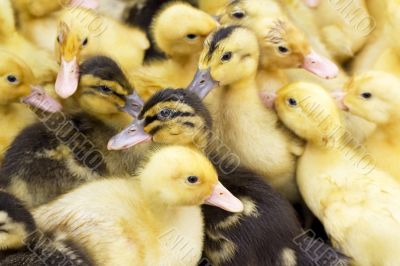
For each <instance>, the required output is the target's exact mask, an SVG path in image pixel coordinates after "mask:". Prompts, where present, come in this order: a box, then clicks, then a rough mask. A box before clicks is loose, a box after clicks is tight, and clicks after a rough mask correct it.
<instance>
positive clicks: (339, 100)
mask: <svg viewBox="0 0 400 266" xmlns="http://www.w3.org/2000/svg"><path fill="white" fill-rule="evenodd" d="M331 96H332V97H333V99H335V101H336V104H337V105H338V107H339V108H340V110H343V111H345V112H348V111H350V109H349V107H347V105H346V104H345V103H344V98H345V97H346V93H345V92H344V91H342V90H336V91H333V92H332V93H331Z"/></svg>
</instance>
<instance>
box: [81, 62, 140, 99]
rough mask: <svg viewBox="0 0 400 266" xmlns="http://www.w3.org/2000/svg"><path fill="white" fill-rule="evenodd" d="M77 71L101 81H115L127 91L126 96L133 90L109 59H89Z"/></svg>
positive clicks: (119, 69) (117, 66) (118, 67)
mask: <svg viewBox="0 0 400 266" xmlns="http://www.w3.org/2000/svg"><path fill="white" fill-rule="evenodd" d="M79 71H80V74H81V75H92V76H94V77H98V78H100V79H103V80H108V81H115V82H117V83H119V84H120V85H121V86H122V87H123V88H124V89H126V90H128V94H131V93H132V92H133V88H132V86H131V84H130V83H129V81H128V79H127V78H126V76H125V74H124V72H123V71H122V69H121V68H120V66H119V65H118V64H117V63H116V62H115V61H114V60H112V59H111V58H109V57H106V56H94V57H91V58H89V59H87V60H85V61H84V62H83V63H82V64H81V65H80V67H79Z"/></svg>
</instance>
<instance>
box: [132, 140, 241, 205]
mask: <svg viewBox="0 0 400 266" xmlns="http://www.w3.org/2000/svg"><path fill="white" fill-rule="evenodd" d="M139 175H140V180H141V187H142V189H143V191H144V192H145V193H146V195H148V196H149V197H150V198H151V199H152V200H153V201H154V200H156V201H157V202H160V203H163V204H166V205H169V206H196V205H201V204H209V205H214V206H217V207H220V208H222V209H224V210H227V211H230V212H241V211H243V204H242V202H241V201H240V200H239V199H237V198H236V197H235V196H233V195H232V194H231V193H230V192H229V191H228V190H227V189H226V188H225V187H224V186H223V185H222V184H221V183H220V182H219V181H218V175H217V172H216V171H215V169H214V167H213V165H212V164H211V162H210V161H209V160H208V159H207V158H206V157H205V156H204V155H203V154H202V153H201V152H200V151H198V150H196V149H191V148H188V147H184V146H167V147H164V148H162V149H160V150H158V151H156V152H155V153H154V154H153V155H151V157H150V159H149V161H148V162H147V164H146V165H145V166H144V168H143V169H142V170H141V172H140V174H139Z"/></svg>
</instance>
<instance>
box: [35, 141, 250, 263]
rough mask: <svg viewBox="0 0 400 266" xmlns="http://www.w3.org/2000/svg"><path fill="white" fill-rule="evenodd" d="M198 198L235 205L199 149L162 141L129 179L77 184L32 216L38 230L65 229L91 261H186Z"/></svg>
mask: <svg viewBox="0 0 400 266" xmlns="http://www.w3.org/2000/svg"><path fill="white" fill-rule="evenodd" d="M204 203H206V204H211V205H214V206H218V207H220V208H223V209H225V210H227V211H231V212H241V211H242V210H243V204H242V202H241V201H240V200H239V199H237V198H236V197H234V196H233V195H232V194H231V193H230V192H229V191H228V190H227V189H226V188H225V187H224V186H223V185H222V184H221V183H220V182H219V181H218V176H217V173H216V171H215V169H214V167H213V166H212V164H211V162H210V161H208V159H207V158H206V157H205V156H204V155H203V154H202V153H201V152H199V151H196V150H194V149H190V148H186V147H183V146H169V147H164V148H161V149H160V150H158V151H156V152H155V153H154V154H153V155H151V156H150V158H149V161H148V163H147V164H146V165H145V166H144V168H143V169H142V170H140V173H139V175H138V176H137V177H135V178H129V179H112V180H107V181H99V182H93V183H91V184H88V185H85V186H82V187H80V188H78V189H76V190H74V191H72V192H70V193H68V194H66V195H64V196H62V197H61V198H59V199H58V200H56V201H54V202H52V203H50V204H48V205H46V206H43V207H41V208H39V209H37V210H36V211H35V212H34V217H35V219H36V221H37V224H38V226H39V227H40V228H41V229H42V230H50V231H52V230H60V231H63V232H65V233H67V234H68V235H69V236H70V237H71V239H72V240H74V241H76V242H77V243H78V244H81V245H82V247H83V248H84V249H85V250H86V251H87V252H88V254H89V255H90V257H91V258H93V260H94V263H95V264H96V265H110V266H111V265H118V266H123V265H143V266H152V265H185V266H186V265H197V263H198V261H199V260H200V258H201V254H202V248H203V217H202V213H201V209H200V205H201V204H204ZM177 238H179V239H181V241H182V243H181V244H177V243H176V242H174V241H173V240H174V239H177ZM176 245H178V246H176Z"/></svg>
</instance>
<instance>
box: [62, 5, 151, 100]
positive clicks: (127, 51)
mask: <svg viewBox="0 0 400 266" xmlns="http://www.w3.org/2000/svg"><path fill="white" fill-rule="evenodd" d="M149 45H150V44H149V41H148V40H147V37H146V35H145V33H144V32H142V31H141V30H139V29H137V28H132V27H128V26H125V25H122V24H121V23H119V22H118V21H116V20H114V19H111V18H109V17H107V16H103V15H100V14H97V13H96V12H95V11H94V10H90V9H85V8H80V7H73V8H69V9H67V10H66V11H65V12H63V14H62V15H61V19H60V24H59V27H58V35H57V41H56V46H55V51H56V57H57V60H58V61H59V63H60V65H61V67H60V71H59V73H58V76H57V80H56V86H55V88H56V92H57V94H58V95H59V96H60V97H62V98H67V97H69V96H71V95H72V94H73V93H74V92H75V91H76V89H77V87H78V79H79V64H80V63H81V62H82V61H84V60H85V59H87V58H88V57H90V56H93V55H104V56H108V57H110V58H113V59H114V60H116V61H117V62H118V63H119V64H120V65H121V67H122V68H123V69H124V70H125V71H130V70H132V69H135V68H137V67H138V66H140V65H141V64H142V62H143V58H144V53H145V50H146V49H147V48H148V47H149Z"/></svg>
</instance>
